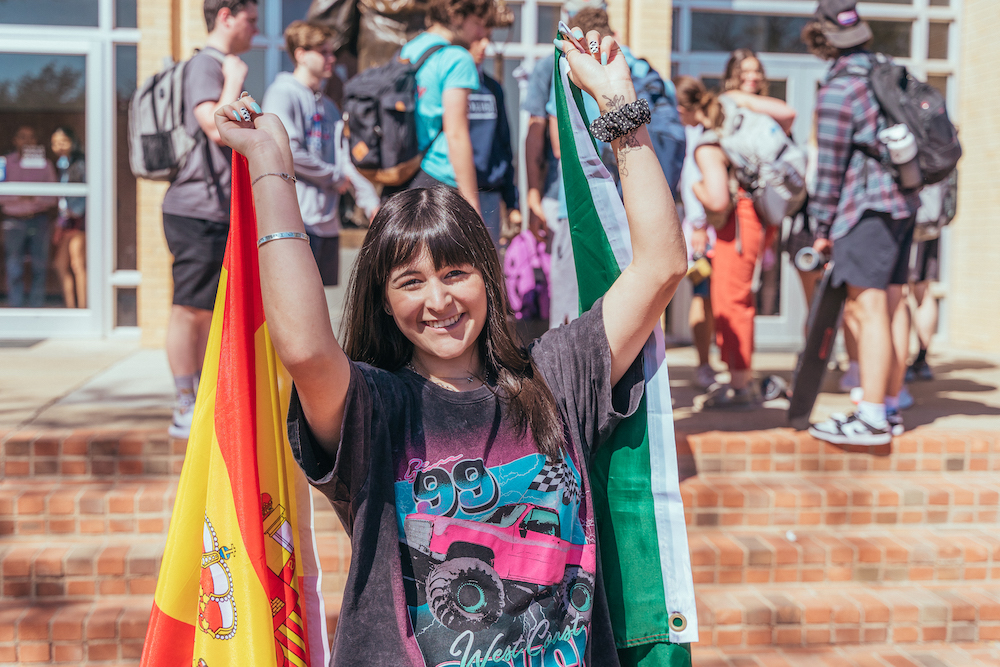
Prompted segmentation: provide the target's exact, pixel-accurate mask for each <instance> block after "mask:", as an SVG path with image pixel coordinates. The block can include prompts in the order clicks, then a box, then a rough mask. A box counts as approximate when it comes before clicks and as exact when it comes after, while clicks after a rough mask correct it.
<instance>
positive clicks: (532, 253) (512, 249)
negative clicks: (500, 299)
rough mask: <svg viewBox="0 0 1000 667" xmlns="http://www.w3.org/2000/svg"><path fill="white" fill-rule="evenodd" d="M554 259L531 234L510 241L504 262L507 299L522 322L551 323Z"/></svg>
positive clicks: (542, 243)
mask: <svg viewBox="0 0 1000 667" xmlns="http://www.w3.org/2000/svg"><path fill="white" fill-rule="evenodd" d="M551 265H552V258H551V257H550V256H549V252H548V250H547V249H546V248H545V242H544V241H539V240H538V239H537V238H535V235H534V234H532V233H531V230H529V229H525V230H523V231H522V232H521V233H520V234H518V235H517V236H515V237H514V238H512V239H511V240H510V243H509V244H508V245H507V252H506V253H505V254H504V258H503V273H504V277H505V278H506V279H507V298H508V299H509V300H510V306H511V308H513V310H514V316H515V317H516V318H517V319H519V320H523V319H542V320H548V319H549V269H550V268H551Z"/></svg>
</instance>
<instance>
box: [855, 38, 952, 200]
mask: <svg viewBox="0 0 1000 667" xmlns="http://www.w3.org/2000/svg"><path fill="white" fill-rule="evenodd" d="M869 58H870V60H871V64H872V69H871V72H856V71H853V68H848V70H847V71H845V72H844V73H843V74H842V75H841V76H843V75H854V76H861V77H864V78H867V79H868V80H869V81H870V83H871V89H872V93H873V94H874V95H875V99H876V100H878V104H879V107H880V108H881V110H882V115H883V116H885V119H886V121H887V122H888V124H889V125H890V126H892V125H897V124H900V123H902V124H904V125H906V126H907V127H908V128H910V132H912V133H913V136H914V138H915V139H916V140H917V162H918V163H919V164H920V171H921V172H922V173H923V176H924V183H925V184H927V185H929V184H931V183H938V182H940V181H942V180H944V179H945V178H947V177H948V175H949V174H951V172H953V171H954V170H955V167H956V166H957V165H958V159H959V158H960V157H962V146H961V145H960V144H959V142H958V130H957V129H956V128H955V126H954V125H953V124H952V122H951V120H949V119H948V109H947V108H946V107H945V102H944V97H943V96H942V95H941V93H939V92H938V91H937V90H936V89H935V88H934V87H933V86H931V85H930V84H927V83H924V82H923V81H919V80H917V79H916V78H914V77H913V75H911V74H910V73H909V72H907V71H906V68H905V67H904V66H902V65H897V64H896V63H894V62H893V61H892V59H891V58H889V57H887V56H885V55H883V54H881V53H873V54H871V55H870V56H869ZM878 157H879V160H880V161H881V162H882V164H883V165H884V166H885V168H886V169H888V170H889V172H890V173H892V174H893V176H895V177H897V181H898V176H899V170H898V169H897V168H896V165H894V164H892V163H891V161H890V160H889V158H888V155H887V154H886V151H882V155H880V156H878Z"/></svg>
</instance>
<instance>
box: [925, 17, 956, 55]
mask: <svg viewBox="0 0 1000 667" xmlns="http://www.w3.org/2000/svg"><path fill="white" fill-rule="evenodd" d="M949 25H950V24H948V23H931V24H929V25H928V27H927V57H928V58H937V59H939V60H947V58H948V27H949Z"/></svg>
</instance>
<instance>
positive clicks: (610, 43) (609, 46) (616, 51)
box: [556, 28, 636, 113]
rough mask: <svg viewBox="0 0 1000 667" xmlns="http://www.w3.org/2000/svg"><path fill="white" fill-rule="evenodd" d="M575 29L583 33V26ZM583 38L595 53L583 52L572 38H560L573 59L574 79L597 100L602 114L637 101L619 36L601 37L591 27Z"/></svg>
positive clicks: (563, 47) (567, 56)
mask: <svg viewBox="0 0 1000 667" xmlns="http://www.w3.org/2000/svg"><path fill="white" fill-rule="evenodd" d="M573 30H574V34H577V35H579V34H580V32H579V28H574V29H573ZM581 41H582V42H583V43H584V44H585V45H588V46H590V47H591V52H584V51H581V50H580V49H578V48H577V47H575V46H574V45H573V44H572V42H570V41H569V40H566V39H563V40H556V45H557V46H558V47H559V48H561V49H562V51H563V53H565V54H566V60H567V61H568V62H569V68H570V80H572V81H573V83H575V84H576V85H577V86H579V87H580V88H581V89H582V90H584V91H585V92H587V93H589V94H590V96H591V97H593V98H594V99H595V100H597V104H598V106H600V108H601V113H604V112H606V111H609V110H612V109H617V108H619V107H620V106H621V105H622V104H628V103H630V102H634V101H635V99H636V95H635V86H633V85H632V72H631V71H630V70H629V67H628V63H626V62H625V56H624V55H623V54H622V51H621V49H620V48H619V47H618V42H617V41H615V38H614V37H611V36H607V37H605V38H604V39H601V35H600V33H598V32H597V31H596V30H591V31H590V32H589V33H587V35H586V36H585V37H584V38H583V39H582V40H581ZM595 45H596V46H597V49H596V51H595V50H594V49H593V47H594V46H595Z"/></svg>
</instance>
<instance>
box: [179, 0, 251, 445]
mask: <svg viewBox="0 0 1000 667" xmlns="http://www.w3.org/2000/svg"><path fill="white" fill-rule="evenodd" d="M204 9H205V23H206V25H207V27H208V39H207V40H206V42H205V48H204V49H202V50H200V51H198V52H197V53H196V54H195V55H194V57H193V58H191V60H190V61H188V62H187V63H186V64H185V67H184V70H183V80H182V82H181V83H182V85H181V94H182V96H183V100H182V101H183V113H184V125H183V128H184V131H185V132H186V134H187V135H188V136H190V137H193V138H194V140H195V141H194V146H193V147H192V148H191V149H190V152H189V153H188V154H187V156H186V158H185V160H184V162H183V164H182V165H180V168H179V170H178V171H177V173H176V176H175V177H174V178H173V181H172V182H171V183H170V188H169V189H168V190H167V194H166V196H164V198H163V232H164V235H165V236H166V238H167V247H168V248H169V249H170V253H171V254H172V255H173V265H172V273H173V279H174V280H173V282H174V295H173V306H172V307H171V309H170V320H169V321H168V323H167V343H166V347H167V360H168V362H169V363H170V371H171V373H173V376H174V383H175V385H176V390H177V398H176V403H175V405H174V414H173V421H172V423H171V424H170V427H169V429H168V433H169V434H170V436H171V437H173V438H187V437H188V434H189V433H190V431H191V418H192V417H193V416H194V401H195V395H196V393H197V390H198V381H197V377H198V374H199V373H200V371H201V366H202V363H203V362H204V357H205V346H206V344H207V343H208V331H209V328H210V327H211V324H212V310H213V309H214V308H215V293H216V291H217V290H218V288H219V276H220V275H221V271H222V259H223V256H224V255H225V252H226V237H227V236H228V234H229V181H230V175H231V174H230V168H231V167H230V164H231V160H232V157H231V155H232V154H231V151H230V150H229V149H228V148H226V147H224V146H223V145H222V139H221V137H220V135H219V130H218V128H217V127H216V125H215V112H216V110H218V109H219V107H221V106H222V105H223V104H224V103H225V101H228V100H233V99H235V98H237V97H239V94H240V91H241V90H242V88H243V82H244V80H245V79H246V75H247V65H246V63H244V62H243V61H242V60H240V58H239V54H241V53H244V52H246V51H249V50H250V42H251V40H252V39H253V36H254V35H256V34H257V3H256V2H255V1H254V0H205V4H204Z"/></svg>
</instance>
